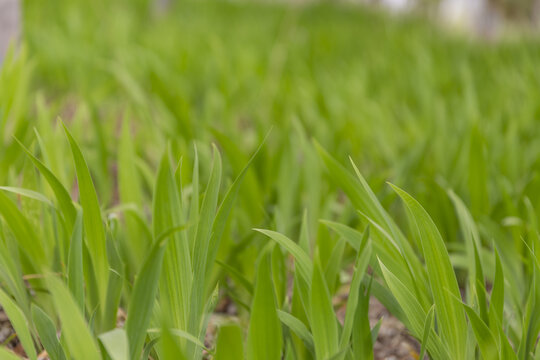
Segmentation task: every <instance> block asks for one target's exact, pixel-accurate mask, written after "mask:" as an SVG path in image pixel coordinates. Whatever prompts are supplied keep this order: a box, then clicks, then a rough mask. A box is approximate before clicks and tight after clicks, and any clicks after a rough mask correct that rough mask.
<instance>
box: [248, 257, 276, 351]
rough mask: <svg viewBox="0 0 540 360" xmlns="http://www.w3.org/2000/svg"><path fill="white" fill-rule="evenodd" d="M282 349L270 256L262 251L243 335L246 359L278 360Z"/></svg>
mask: <svg viewBox="0 0 540 360" xmlns="http://www.w3.org/2000/svg"><path fill="white" fill-rule="evenodd" d="M282 349H283V339H282V335H281V323H280V321H279V318H278V315H277V311H276V298H275V293H274V287H273V282H272V276H271V271H270V257H269V254H266V253H264V254H263V255H262V257H261V259H260V261H259V266H258V268H257V282H256V283H255V295H254V296H253V303H252V306H251V317H250V320H249V330H248V338H247V359H248V360H279V359H281V355H282Z"/></svg>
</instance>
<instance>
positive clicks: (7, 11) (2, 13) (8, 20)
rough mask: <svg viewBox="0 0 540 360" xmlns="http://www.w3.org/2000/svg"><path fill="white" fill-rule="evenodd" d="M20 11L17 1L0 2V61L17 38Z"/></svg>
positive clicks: (5, 0)
mask: <svg viewBox="0 0 540 360" xmlns="http://www.w3.org/2000/svg"><path fill="white" fill-rule="evenodd" d="M20 22H21V10H20V4H19V0H0V61H2V59H3V58H4V55H5V53H6V51H7V49H8V47H9V44H10V43H11V42H12V41H15V40H16V39H17V38H18V37H19V33H20Z"/></svg>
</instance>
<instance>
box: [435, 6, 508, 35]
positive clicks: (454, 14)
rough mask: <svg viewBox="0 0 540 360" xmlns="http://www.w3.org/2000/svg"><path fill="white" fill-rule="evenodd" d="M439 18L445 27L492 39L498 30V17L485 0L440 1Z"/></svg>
mask: <svg viewBox="0 0 540 360" xmlns="http://www.w3.org/2000/svg"><path fill="white" fill-rule="evenodd" d="M439 16H440V17H441V20H442V21H443V22H445V23H446V24H447V25H451V26H454V27H457V28H460V29H464V30H468V31H473V32H475V33H479V34H481V35H484V36H487V37H492V36H495V35H496V32H497V29H498V28H499V25H500V24H501V22H500V20H501V19H500V17H499V15H498V13H497V12H496V11H495V10H494V9H493V8H492V7H491V6H490V4H489V3H488V1H487V0H442V1H441V2H440V4H439Z"/></svg>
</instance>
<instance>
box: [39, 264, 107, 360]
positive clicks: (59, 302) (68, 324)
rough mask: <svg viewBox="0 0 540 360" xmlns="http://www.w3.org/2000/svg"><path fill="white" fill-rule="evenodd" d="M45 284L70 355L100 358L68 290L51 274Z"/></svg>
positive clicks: (84, 359) (80, 359)
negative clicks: (58, 318)
mask: <svg viewBox="0 0 540 360" xmlns="http://www.w3.org/2000/svg"><path fill="white" fill-rule="evenodd" d="M47 285H48V288H49V291H50V292H51V296H52V301H53V304H54V308H55V309H56V313H57V314H58V316H59V317H60V321H61V323H62V336H63V337H64V339H65V340H66V343H67V346H68V349H69V353H70V355H71V356H72V357H73V358H74V359H77V360H99V359H101V355H100V352H99V350H98V346H97V344H96V342H95V341H94V337H93V335H92V333H91V332H90V330H89V328H88V325H87V324H86V322H85V321H84V317H83V315H82V314H81V312H80V310H79V306H78V304H77V303H76V302H75V299H73V297H72V296H71V294H70V292H69V290H68V289H67V288H66V286H65V285H64V284H63V283H62V282H61V281H60V280H58V279H57V278H55V277H53V276H52V275H51V276H49V277H48V278H47Z"/></svg>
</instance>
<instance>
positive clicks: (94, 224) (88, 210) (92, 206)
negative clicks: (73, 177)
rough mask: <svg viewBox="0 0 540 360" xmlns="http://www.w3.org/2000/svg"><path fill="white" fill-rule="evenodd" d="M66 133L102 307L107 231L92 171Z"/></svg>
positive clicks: (104, 293)
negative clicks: (91, 174)
mask: <svg viewBox="0 0 540 360" xmlns="http://www.w3.org/2000/svg"><path fill="white" fill-rule="evenodd" d="M64 131H65V133H66V136H67V138H68V140H69V144H70V146H71V152H72V154H73V161H74V163H75V171H76V173H77V181H78V185H79V196H80V200H81V205H82V208H83V221H84V231H85V234H86V245H87V247H88V251H89V253H90V257H91V258H92V264H93V266H94V272H95V276H96V280H97V287H98V292H99V300H100V303H101V304H102V305H104V304H105V302H106V296H107V295H106V291H107V284H108V278H109V263H108V260H107V247H106V240H105V229H104V226H103V221H102V218H101V210H100V208H99V202H98V198H97V194H96V189H95V187H94V183H93V181H92V177H91V176H90V170H89V169H88V165H87V164H86V160H85V159H84V157H83V154H82V152H81V149H80V148H79V145H78V144H77V142H76V141H75V139H74V138H73V136H72V135H71V133H70V132H69V130H68V129H67V127H66V126H65V125H64Z"/></svg>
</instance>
